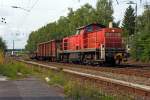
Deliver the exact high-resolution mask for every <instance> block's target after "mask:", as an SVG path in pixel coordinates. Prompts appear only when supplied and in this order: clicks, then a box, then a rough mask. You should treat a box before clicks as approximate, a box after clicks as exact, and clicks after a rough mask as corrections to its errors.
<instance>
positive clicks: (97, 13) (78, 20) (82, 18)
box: [26, 0, 119, 52]
mask: <svg viewBox="0 0 150 100" xmlns="http://www.w3.org/2000/svg"><path fill="white" fill-rule="evenodd" d="M68 10H69V13H68V15H67V16H65V17H64V16H61V17H60V18H59V19H58V20H57V21H56V22H52V23H49V24H47V25H45V26H43V27H41V28H40V29H38V30H37V31H33V32H31V34H30V36H29V39H28V41H27V45H26V49H27V50H28V51H31V52H33V51H35V50H36V46H37V44H38V43H40V42H44V41H49V40H52V39H61V38H63V37H65V36H70V35H72V34H75V33H76V28H77V27H80V26H83V25H87V24H91V23H94V22H97V23H101V24H104V25H108V23H109V22H110V21H113V17H112V14H113V8H112V2H111V1H110V0H98V1H97V6H96V8H93V7H92V6H91V5H90V4H88V3H87V4H85V5H83V6H81V7H80V8H78V9H77V10H76V11H74V10H73V9H72V8H68ZM114 24H115V26H118V25H119V23H114Z"/></svg>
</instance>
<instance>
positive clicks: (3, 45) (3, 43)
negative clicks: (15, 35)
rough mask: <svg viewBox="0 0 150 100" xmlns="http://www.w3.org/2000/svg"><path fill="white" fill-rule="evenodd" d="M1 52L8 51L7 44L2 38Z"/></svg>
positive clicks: (0, 39) (0, 43) (0, 41)
mask: <svg viewBox="0 0 150 100" xmlns="http://www.w3.org/2000/svg"><path fill="white" fill-rule="evenodd" d="M0 50H2V51H5V50H6V44H5V42H4V41H3V40H2V38H1V37H0Z"/></svg>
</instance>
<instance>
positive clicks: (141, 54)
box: [132, 7, 150, 62]
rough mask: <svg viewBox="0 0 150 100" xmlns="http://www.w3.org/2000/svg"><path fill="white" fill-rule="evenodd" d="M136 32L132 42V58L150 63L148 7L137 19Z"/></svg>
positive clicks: (149, 12)
mask: <svg viewBox="0 0 150 100" xmlns="http://www.w3.org/2000/svg"><path fill="white" fill-rule="evenodd" d="M137 28H138V32H137V34H135V36H134V39H133V41H132V43H133V44H132V47H133V48H132V57H133V58H135V59H137V60H140V61H144V62H149V61H150V33H149V32H150V7H146V8H145V11H144V13H143V14H142V15H141V16H139V17H138V23H137Z"/></svg>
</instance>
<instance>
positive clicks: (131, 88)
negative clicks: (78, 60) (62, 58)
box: [19, 60, 150, 100]
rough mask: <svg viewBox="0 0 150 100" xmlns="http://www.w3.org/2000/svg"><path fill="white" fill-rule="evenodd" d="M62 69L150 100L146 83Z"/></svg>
mask: <svg viewBox="0 0 150 100" xmlns="http://www.w3.org/2000/svg"><path fill="white" fill-rule="evenodd" d="M19 61H21V62H24V63H26V64H31V65H35V66H40V67H44V68H48V69H52V70H60V67H58V66H53V65H46V64H42V63H38V62H33V61H24V60H19ZM61 70H62V71H63V72H65V73H68V74H71V75H74V76H77V77H79V78H83V79H84V80H90V81H92V82H94V83H96V84H98V85H99V86H101V87H107V88H109V89H113V90H115V91H119V92H120V91H123V92H124V93H129V94H133V95H136V96H140V97H142V99H143V100H150V86H149V85H144V84H138V83H133V82H128V81H123V80H118V79H114V78H110V77H104V76H100V75H97V74H93V73H88V72H83V71H80V70H75V69H73V68H67V67H63V68H61Z"/></svg>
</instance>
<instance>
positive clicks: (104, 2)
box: [95, 0, 113, 26]
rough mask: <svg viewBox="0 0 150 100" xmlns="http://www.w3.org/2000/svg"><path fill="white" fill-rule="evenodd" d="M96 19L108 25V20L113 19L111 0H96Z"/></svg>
mask: <svg viewBox="0 0 150 100" xmlns="http://www.w3.org/2000/svg"><path fill="white" fill-rule="evenodd" d="M95 15H96V16H95V17H96V21H97V22H98V23H101V24H104V25H106V26H108V25H109V22H110V21H113V16H112V15H113V7H112V1H111V0H98V1H97V4H96V12H95Z"/></svg>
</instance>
